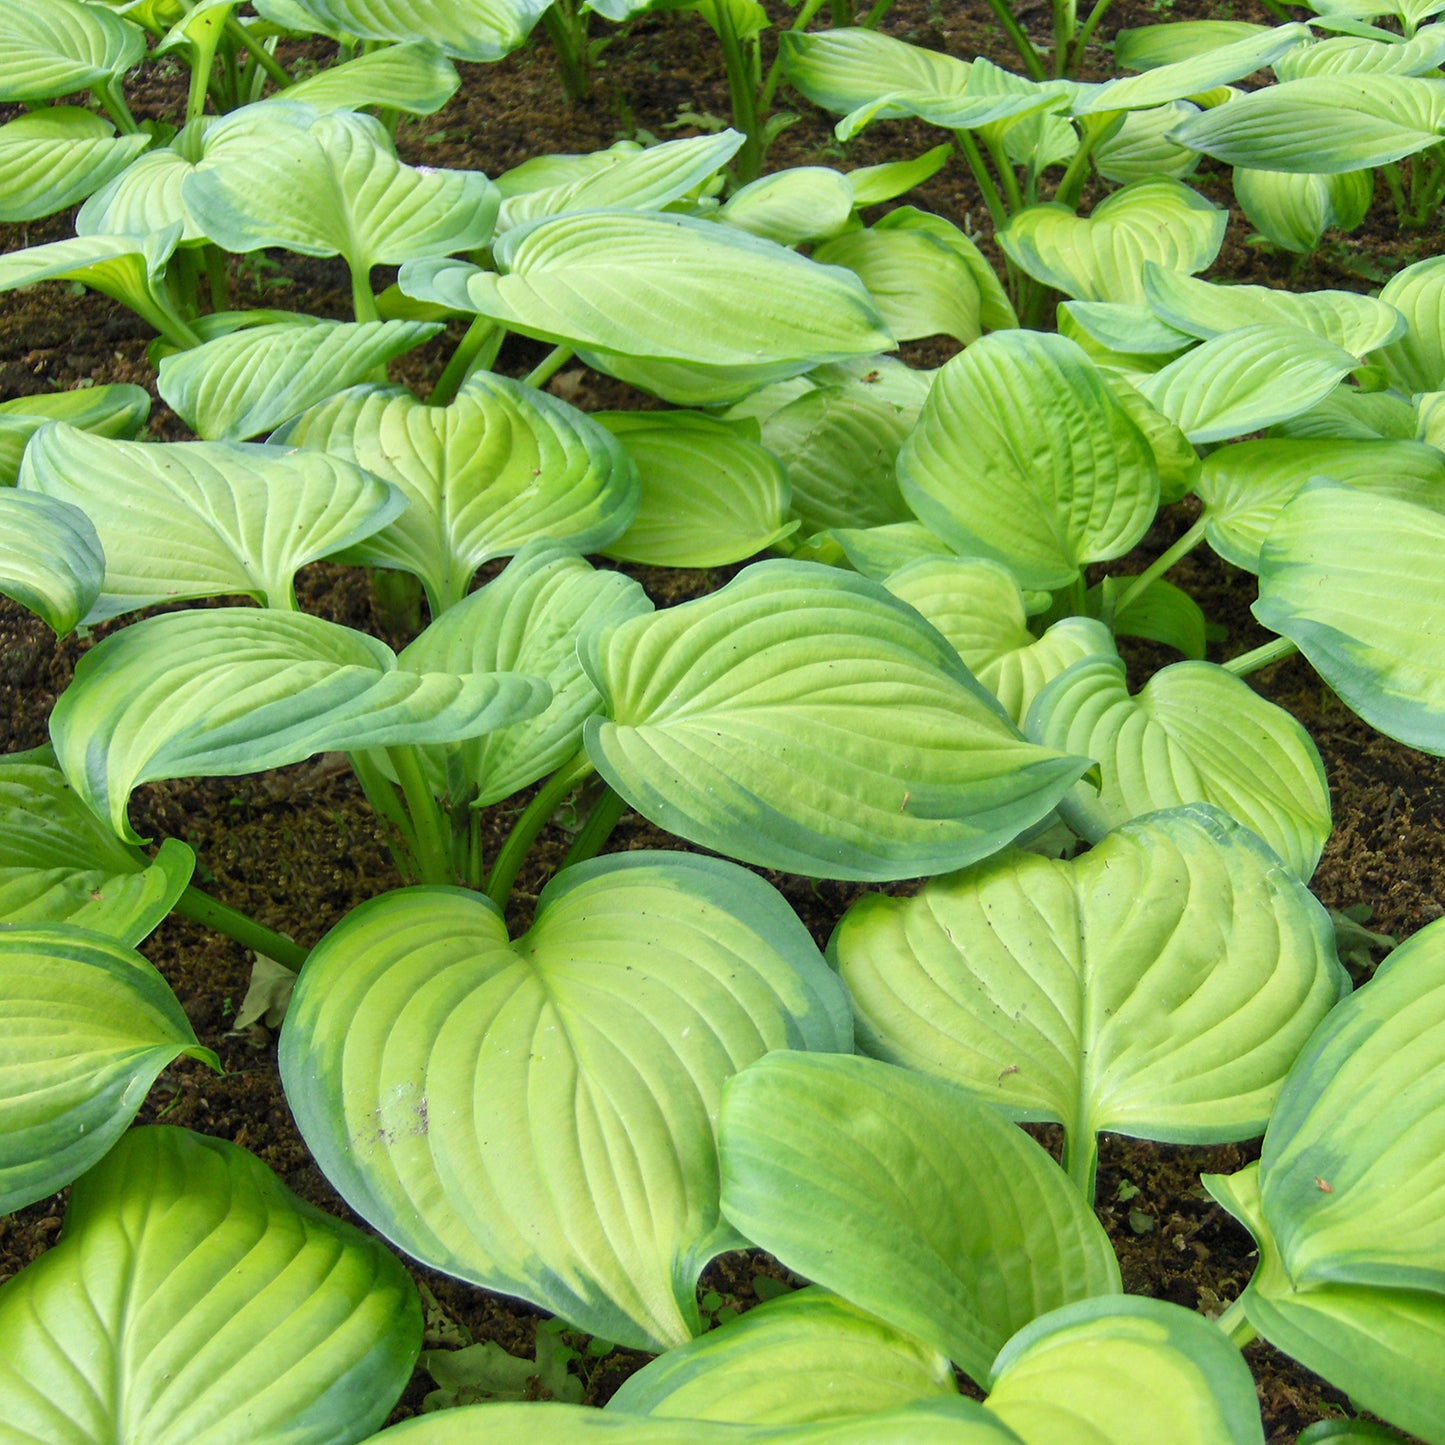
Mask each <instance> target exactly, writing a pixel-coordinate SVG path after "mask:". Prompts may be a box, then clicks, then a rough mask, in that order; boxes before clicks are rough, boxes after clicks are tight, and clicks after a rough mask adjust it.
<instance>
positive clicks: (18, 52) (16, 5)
mask: <svg viewBox="0 0 1445 1445" xmlns="http://www.w3.org/2000/svg"><path fill="white" fill-rule="evenodd" d="M0 34H3V35H4V36H5V46H4V49H3V51H0V101H15V100H50V99H52V98H53V97H55V96H57V95H69V94H70V93H71V92H72V91H76V90H86V89H88V88H89V87H90V86H93V85H97V84H100V85H104V84H106V83H107V82H109V81H110V80H112V79H114V78H115V77H116V76H118V75H121V74H122V73H124V72H125V71H127V70H129V69H130V68H131V66H132V65H135V64H136V63H137V62H138V61H139V60H140V58H141V57H142V56H143V55H144V54H145V51H146V35H145V31H144V30H142V29H141V28H140V26H138V25H132V24H131V23H130V21H128V20H124V19H122V18H121V17H120V16H119V15H117V14H115V13H114V12H113V11H110V10H106V9H104V8H102V7H101V6H99V5H82V4H81V3H80V0H41V3H37V0H0Z"/></svg>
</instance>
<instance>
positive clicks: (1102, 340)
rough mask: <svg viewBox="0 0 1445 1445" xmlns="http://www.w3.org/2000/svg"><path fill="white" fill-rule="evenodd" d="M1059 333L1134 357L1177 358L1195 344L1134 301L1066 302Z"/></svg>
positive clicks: (1060, 305) (1096, 346)
mask: <svg viewBox="0 0 1445 1445" xmlns="http://www.w3.org/2000/svg"><path fill="white" fill-rule="evenodd" d="M1059 332H1060V334H1061V335H1063V336H1067V337H1069V338H1070V340H1073V341H1077V342H1079V344H1080V345H1085V343H1086V342H1090V341H1092V342H1093V343H1094V347H1095V349H1097V350H1100V351H1104V352H1112V353H1114V354H1116V355H1121V356H1128V357H1131V358H1135V357H1166V358H1167V357H1172V356H1177V355H1178V354H1179V352H1181V351H1183V350H1184V349H1185V348H1186V347H1188V346H1192V345H1193V344H1194V338H1193V337H1192V336H1191V335H1190V334H1189V333H1187V332H1184V331H1180V330H1178V329H1177V328H1175V327H1173V326H1170V325H1169V323H1168V322H1167V321H1163V320H1161V319H1160V318H1159V317H1158V316H1157V315H1155V313H1154V312H1153V311H1152V310H1151V309H1150V308H1149V306H1147V305H1146V304H1144V303H1143V302H1134V301H1062V302H1060V303H1059ZM1136 369H1143V368H1142V367H1141V368H1136Z"/></svg>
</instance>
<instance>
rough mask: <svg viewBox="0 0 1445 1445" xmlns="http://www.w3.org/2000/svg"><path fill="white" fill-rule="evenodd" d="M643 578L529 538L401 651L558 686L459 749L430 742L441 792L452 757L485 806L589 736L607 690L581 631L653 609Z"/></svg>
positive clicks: (428, 661)
mask: <svg viewBox="0 0 1445 1445" xmlns="http://www.w3.org/2000/svg"><path fill="white" fill-rule="evenodd" d="M651 610H652V604H651V603H650V602H649V601H648V600H647V594H646V593H645V592H643V590H642V586H641V584H640V583H637V582H634V581H633V580H632V579H631V578H629V577H624V576H623V575H622V573H620V572H601V571H594V570H593V569H592V568H591V567H590V566H588V564H587V563H586V562H584V561H583V560H582V558H581V557H579V556H577V554H576V553H575V552H570V551H568V550H567V549H566V548H564V547H559V546H557V545H556V543H553V542H548V541H546V540H545V539H538V540H537V541H535V542H529V543H528V544H527V545H526V546H525V547H524V548H523V549H522V550H521V552H519V553H518V555H517V556H516V557H514V558H513V559H512V561H511V562H510V563H509V564H508V565H507V568H506V570H505V571H504V572H503V573H502V574H501V576H499V577H497V578H496V579H495V580H494V581H492V582H488V583H487V585H486V586H485V587H480V588H478V589H477V590H476V591H475V592H473V593H471V594H470V595H469V596H468V597H466V598H464V599H463V600H462V601H461V602H458V603H457V604H456V606H454V607H451V608H449V609H448V610H447V611H446V612H445V613H444V614H443V615H442V616H441V617H439V618H438V619H437V620H436V621H435V622H433V623H432V624H431V626H430V627H428V628H427V630H426V631H425V632H423V633H422V635H421V636H420V637H418V638H417V640H416V641H415V642H413V643H412V644H411V646H410V647H408V648H407V649H406V650H405V651H404V652H403V653H402V655H401V661H402V664H403V665H404V666H406V667H409V668H411V669H412V670H413V671H415V672H458V673H462V672H522V673H526V674H528V675H529V676H531V677H541V678H544V679H545V680H546V681H547V683H548V685H549V686H550V687H551V689H552V701H551V703H550V704H549V705H548V706H547V708H546V709H545V711H543V712H540V713H538V714H537V715H536V716H535V717H531V718H528V719H527V720H526V721H524V722H519V723H514V724H512V726H510V727H504V728H499V729H498V730H497V731H495V732H491V733H487V734H485V735H483V736H482V737H477V738H470V739H468V740H467V741H465V742H462V743H459V744H457V745H455V746H454V747H451V748H446V749H441V748H428V749H425V750H424V752H425V758H426V762H427V764H428V766H429V767H430V769H431V775H432V780H433V781H434V782H435V784H436V789H435V791H436V793H437V796H438V797H440V796H441V795H442V794H443V793H444V792H446V791H447V778H448V775H449V769H448V763H447V758H448V756H449V755H451V756H455V757H456V758H457V760H458V763H459V765H460V768H461V771H462V775H463V777H465V778H466V779H468V780H469V781H471V782H474V783H475V784H476V785H477V790H478V795H477V798H476V800H475V803H476V806H477V807H487V806H489V805H490V804H492V803H499V802H501V801H502V800H503V799H504V798H509V797H511V796H512V794H513V793H515V792H517V791H518V789H520V788H524V787H526V786H527V784H528V783H535V782H536V781H537V779H538V778H540V777H543V776H545V775H546V774H547V773H550V772H551V771H552V770H553V769H554V768H557V767H559V766H561V764H562V763H564V762H565V761H566V760H567V759H568V758H569V757H571V755H572V754H573V753H575V752H576V751H577V749H578V748H579V747H580V746H581V743H582V723H583V720H584V719H585V718H587V717H590V716H591V715H592V714H593V713H596V712H600V711H601V708H602V699H601V697H600V696H599V695H598V692H597V689H596V688H595V687H593V686H592V684H591V683H590V682H589V681H588V680H587V678H586V676H585V675H584V674H583V672H582V664H581V662H580V661H579V660H578V657H577V638H578V635H579V634H580V633H581V632H582V630H583V629H584V628H585V627H588V626H591V625H592V624H593V623H607V622H614V621H621V620H622V619H623V618H625V617H635V616H637V615H638V614H640V613H643V612H650V611H651Z"/></svg>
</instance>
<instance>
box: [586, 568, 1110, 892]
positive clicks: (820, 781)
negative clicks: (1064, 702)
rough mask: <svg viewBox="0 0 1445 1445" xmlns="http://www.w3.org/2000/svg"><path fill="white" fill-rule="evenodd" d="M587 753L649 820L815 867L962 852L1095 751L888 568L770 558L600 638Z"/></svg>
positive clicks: (593, 646)
mask: <svg viewBox="0 0 1445 1445" xmlns="http://www.w3.org/2000/svg"><path fill="white" fill-rule="evenodd" d="M582 649H583V650H582V662H583V666H584V667H585V668H586V670H587V674H588V676H589V677H590V678H591V679H592V681H593V682H594V683H595V684H596V685H597V687H598V688H599V690H600V691H601V692H602V694H603V696H604V697H605V698H606V699H607V717H606V719H605V720H604V719H601V718H590V719H589V720H588V722H587V726H586V732H585V735H584V736H585V740H586V744H587V751H588V752H589V753H590V754H591V756H592V760H593V762H594V763H596V765H597V768H598V771H599V772H601V774H602V775H603V777H605V778H606V779H607V781H608V782H609V783H610V784H611V785H612V786H613V787H614V788H615V789H616V790H617V791H618V792H619V793H621V794H622V796H623V797H624V798H626V799H627V800H628V802H630V803H631V804H632V806H633V807H635V808H636V809H637V810H638V811H639V812H640V813H642V814H643V816H644V817H646V818H649V819H650V820H651V821H653V822H655V823H657V824H658V825H659V826H660V827H665V828H667V829H668V830H669V831H670V832H674V833H677V834H678V835H679V836H680V837H683V838H687V839H688V840H689V841H691V842H694V843H698V844H700V845H702V846H703V847H707V848H712V849H714V850H716V851H717V852H720V853H726V854H729V855H731V856H733V857H736V858H740V859H742V860H743V861H745V862H749V863H755V864H758V865H759V866H761V867H765V868H780V869H785V870H787V871H789V872H794V873H803V874H806V875H809V876H813V877H828V878H860V879H875V880H881V879H885V878H907V877H914V876H917V875H919V874H922V873H931V872H938V871H942V870H945V869H948V868H958V867H961V866H962V865H963V864H964V863H966V862H971V861H973V860H974V859H975V858H979V857H982V856H985V855H986V854H988V853H991V852H993V851H994V850H995V849H997V848H998V847H1000V846H1001V845H1002V844H1003V843H1004V842H1006V841H1007V840H1009V839H1011V838H1013V837H1014V836H1016V835H1017V834H1018V833H1019V832H1021V831H1022V830H1023V829H1025V828H1027V827H1029V826H1031V825H1032V824H1033V823H1035V822H1037V821H1038V820H1039V819H1040V818H1042V817H1044V816H1046V815H1047V813H1048V811H1049V809H1050V808H1051V807H1052V806H1053V804H1054V802H1055V801H1056V800H1057V798H1058V797H1059V796H1060V794H1061V793H1062V792H1063V791H1064V790H1065V789H1067V787H1068V785H1069V783H1070V782H1072V781H1073V779H1075V778H1077V777H1078V776H1079V773H1080V772H1081V770H1082V768H1083V766H1084V765H1083V763H1082V762H1081V761H1080V760H1079V759H1077V758H1070V757H1064V756H1060V755H1059V754H1057V753H1052V752H1046V751H1041V750H1034V749H1031V748H1029V747H1028V746H1027V745H1026V744H1024V743H1023V741H1022V739H1020V738H1019V737H1018V735H1017V733H1016V731H1015V729H1014V728H1013V727H1012V725H1011V724H1010V723H1008V722H1007V720H1006V719H1005V717H1004V715H1003V712H1002V709H1000V708H999V707H998V705H997V704H996V703H995V702H994V700H993V699H992V698H991V697H989V696H988V695H987V694H986V693H985V692H984V691H983V689H982V688H980V687H979V685H978V684H977V683H976V682H975V681H974V680H973V678H972V677H971V675H970V674H969V673H968V672H967V671H966V669H964V667H963V666H962V664H961V663H960V662H959V661H958V659H957V654H955V653H954V652H953V649H952V648H950V647H949V646H948V645H947V643H945V642H944V641H943V639H942V638H941V637H940V636H939V635H938V634H937V633H936V632H935V631H934V630H933V629H932V628H931V627H928V626H927V625H926V624H925V623H923V622H922V620H921V619H920V618H919V617H918V615H917V613H915V612H914V611H913V610H912V609H911V608H908V607H905V606H904V605H903V604H902V603H900V602H898V601H896V600H895V599H894V598H893V597H891V596H890V595H889V594H888V593H887V592H886V591H885V590H884V589H883V588H882V587H880V586H878V585H877V584H876V583H870V582H867V581H865V580H864V579H863V578H861V577H857V576H853V575H851V574H847V573H843V572H841V571H838V570H836V569H834V568H830V567H821V566H817V565H815V564H810V563H802V562H797V563H793V562H764V563H759V564H757V565H755V566H753V567H750V568H748V569H747V570H746V571H745V572H743V573H741V574H740V575H739V576H738V577H737V578H736V579H735V580H734V581H733V582H731V583H729V585H728V586H726V587H724V588H723V589H722V590H721V591H720V592H715V593H713V594H712V595H711V596H709V597H704V598H699V599H698V600H697V601H696V602H690V603H685V604H683V605H682V606H679V607H673V608H670V609H668V610H667V611H665V612H659V613H657V614H655V615H653V616H651V617H638V618H633V619H632V620H631V621H629V622H625V623H622V624H620V625H618V626H614V627H611V628H606V629H602V630H600V631H597V632H594V633H592V634H590V635H589V636H588V637H586V638H584V640H583V644H582Z"/></svg>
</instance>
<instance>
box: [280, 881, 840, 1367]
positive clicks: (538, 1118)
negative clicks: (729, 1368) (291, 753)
mask: <svg viewBox="0 0 1445 1445" xmlns="http://www.w3.org/2000/svg"><path fill="white" fill-rule="evenodd" d="M850 1046H851V1028H850V1024H849V1021H848V1014H847V1002H846V999H845V997H844V995H843V991H842V986H841V985H840V984H839V983H838V981H837V978H836V976H835V975H833V974H832V973H831V971H830V970H829V969H828V968H827V967H826V966H825V964H824V963H823V960H822V958H821V957H820V956H819V954H818V952H817V950H816V948H815V947H814V946H813V944H812V941H811V939H810V938H809V937H808V934H807V931H806V930H805V929H804V928H803V926H802V924H801V923H800V922H799V921H798V919H797V918H796V916H794V915H793V913H792V912H791V910H790V909H789V908H788V907H787V905H786V904H785V903H784V902H783V900H782V898H781V897H780V896H779V895H778V894H777V893H776V892H774V890H773V889H772V888H770V887H769V886H768V885H767V884H765V883H764V882H763V881H762V880H761V879H759V878H757V877H756V876H754V875H752V874H749V873H747V872H746V871H745V870H743V869H741V868H737V867H735V866H734V865H732V864H729V863H723V862H721V861H719V860H717V859H708V858H701V857H693V856H690V855H687V854H671V853H669V854H660V853H625V854H619V855H617V856H616V857H612V858H605V859H599V860H595V861H594V862H592V863H589V864H583V865H581V866H579V867H576V868H571V869H568V870H566V871H565V872H564V873H562V874H559V875H558V877H557V878H556V879H555V880H554V881H553V882H552V883H550V884H549V885H548V886H547V888H546V889H545V890H544V892H543V894H542V898H541V901H540V902H539V904H538V906H537V914H536V918H535V920H534V922H533V924H532V927H531V929H530V930H529V931H528V933H527V934H525V935H524V936H523V937H522V938H519V939H518V940H517V941H516V942H515V943H512V942H509V941H508V939H507V933H506V928H505V925H504V924H503V922H502V919H501V916H500V915H499V914H498V912H497V911H496V909H495V908H494V907H492V906H491V904H490V903H489V901H488V900H487V899H486V898H484V897H483V896H482V895H480V894H477V893H467V892H464V891H462V890H456V889H453V890H448V889H406V890H403V891H401V892H397V893H391V894H387V895H385V896H383V897H381V898H377V899H373V900H372V901H371V902H369V903H365V904H362V906H361V907H360V908H358V909H355V910H354V911H353V912H352V913H350V914H349V915H348V916H347V917H346V918H345V919H344V920H343V921H342V922H341V924H339V925H338V926H337V927H336V928H335V929H333V930H332V931H331V933H329V934H328V935H327V936H326V937H325V938H324V939H323V940H322V941H321V942H320V943H319V944H318V945H317V946H316V948H315V949H314V950H313V951H312V953H311V956H310V958H309V959H308V960H307V963H306V967H305V969H303V970H302V973H301V977H300V980H299V982H298V984H297V987H296V993H295V996H294V997H293V999H292V1003H291V1009H290V1011H289V1012H288V1014H287V1016H286V1023H285V1026H284V1028H283V1030H282V1034H281V1044H280V1062H281V1074H282V1078H283V1080H284V1082H285V1085H286V1094H287V1098H288V1099H289V1100H290V1103H291V1107H292V1109H293V1110H294V1111H295V1114H296V1117H297V1121H298V1123H299V1125H300V1128H301V1132H302V1134H303V1135H304V1136H305V1138H306V1141H307V1144H308V1145H309V1147H310V1148H311V1150H312V1152H313V1153H314V1154H315V1155H316V1157H317V1159H318V1161H319V1162H320V1164H321V1166H322V1168H323V1169H324V1170H325V1172H326V1174H327V1177H328V1178H329V1179H330V1180H331V1181H332V1183H333V1184H335V1185H336V1187H337V1188H338V1189H339V1190H340V1191H341V1193H342V1195H343V1196H344V1197H345V1198H346V1199H347V1201H348V1202H349V1203H350V1204H351V1205H352V1207H353V1208H355V1209H357V1210H358V1211H359V1212H360V1213H361V1214H363V1215H364V1216H365V1217H366V1218H367V1219H368V1220H370V1221H371V1223H372V1224H373V1225H375V1226H376V1227H377V1228H378V1229H379V1230H381V1232H382V1233H383V1234H385V1235H386V1236H387V1237H388V1238H390V1239H391V1240H393V1241H394V1242H395V1243H397V1244H398V1245H400V1246H401V1247H402V1248H404V1249H405V1250H406V1251H407V1252H408V1253H410V1254H412V1255H414V1256H416V1257H417V1258H418V1259H421V1260H423V1261H425V1262H426V1263H427V1264H429V1265H431V1266H433V1267H434V1268H439V1269H443V1270H445V1271H447V1272H448V1273H450V1274H455V1275H458V1276H460V1277H461V1278H464V1279H470V1280H473V1281H475V1282H477V1283H479V1284H483V1285H485V1286H486V1287H488V1288H490V1289H495V1290H500V1291H502V1292H503V1293H506V1294H514V1295H519V1296H521V1297H522V1298H524V1299H528V1300H531V1301H532V1302H534V1303H536V1304H539V1305H542V1306H544V1307H545V1308H547V1309H550V1310H553V1311H555V1312H556V1313H558V1314H560V1315H562V1316H563V1317H564V1318H565V1319H567V1320H568V1321H569V1322H571V1323H572V1324H574V1325H576V1326H577V1327H578V1328H580V1329H582V1330H584V1331H587V1332H588V1333H594V1334H599V1335H602V1336H604V1337H605V1338H607V1339H610V1340H617V1341H619V1342H622V1343H625V1344H629V1345H631V1346H633V1347H634V1348H637V1349H654V1350H655V1349H665V1348H667V1347H668V1346H670V1345H675V1344H680V1343H682V1342H683V1341H684V1340H686V1339H688V1338H689V1337H690V1336H692V1335H694V1334H696V1333H697V1332H698V1330H699V1328H700V1322H699V1319H698V1315H697V1305H696V1297H695V1285H696V1280H697V1276H698V1273H699V1272H700V1270H701V1269H702V1267H703V1265H704V1264H705V1263H706V1262H707V1261H708V1260H709V1259H711V1258H712V1256H713V1255H714V1254H716V1253H718V1251H719V1250H723V1249H729V1248H735V1247H737V1244H738V1243H739V1242H740V1241H739V1240H738V1238H737V1236H736V1235H735V1234H734V1233H733V1231H732V1229H731V1228H729V1226H728V1225H727V1224H725V1223H724V1222H723V1220H722V1218H721V1216H720V1214H719V1212H718V1177H717V1167H718V1166H717V1151H716V1145H715V1143H714V1137H713V1120H714V1118H715V1117H716V1112H717V1109H718V1102H719V1096H720V1091H721V1089H722V1085H723V1082H724V1080H726V1079H727V1078H728V1077H730V1076H731V1075H732V1074H733V1073H735V1072H736V1071H737V1070H738V1069H740V1068H742V1067H743V1066H744V1065H745V1064H747V1063H749V1062H750V1061H752V1060H753V1059H755V1058H758V1057H759V1056H760V1055H762V1054H763V1053H765V1052H767V1051H768V1050H769V1049H791V1048H812V1049H824V1050H841V1049H847V1048H849V1047H850Z"/></svg>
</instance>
